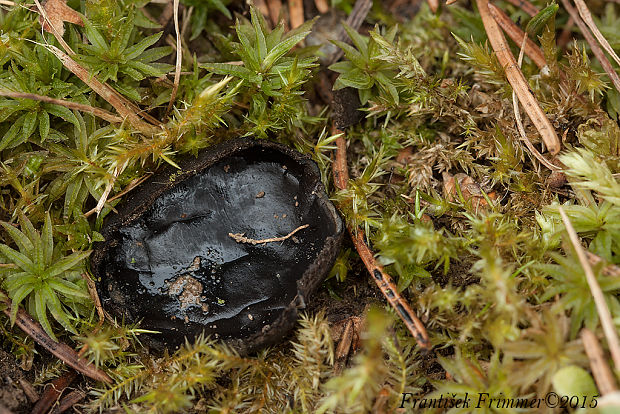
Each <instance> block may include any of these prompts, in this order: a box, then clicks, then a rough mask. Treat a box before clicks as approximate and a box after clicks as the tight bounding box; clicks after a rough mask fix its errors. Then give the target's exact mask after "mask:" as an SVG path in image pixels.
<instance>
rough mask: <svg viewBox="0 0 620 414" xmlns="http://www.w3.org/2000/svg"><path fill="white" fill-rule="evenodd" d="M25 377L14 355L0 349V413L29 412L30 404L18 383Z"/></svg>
mask: <svg viewBox="0 0 620 414" xmlns="http://www.w3.org/2000/svg"><path fill="white" fill-rule="evenodd" d="M25 377H26V373H25V372H24V371H23V370H22V369H21V368H20V367H19V365H18V363H17V360H16V359H15V357H14V356H13V355H12V354H10V353H8V352H6V351H4V350H2V349H0V414H5V413H14V414H19V413H27V412H30V408H31V406H32V404H31V403H30V401H28V397H26V393H25V392H24V390H23V389H22V387H21V386H20V385H19V380H20V379H25Z"/></svg>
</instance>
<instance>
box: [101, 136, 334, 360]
mask: <svg viewBox="0 0 620 414" xmlns="http://www.w3.org/2000/svg"><path fill="white" fill-rule="evenodd" d="M342 234H343V224H342V221H341V219H340V217H339V215H338V213H337V212H336V210H335V208H334V206H333V205H332V204H331V202H330V201H329V200H328V198H327V196H326V194H325V192H324V189H323V186H322V184H321V181H320V174H319V171H318V168H317V167H316V165H315V164H314V162H312V161H311V160H310V159H309V158H307V157H306V156H304V155H302V154H299V153H297V152H295V151H293V150H291V149H289V148H287V147H284V146H281V145H278V144H275V143H271V142H268V141H254V140H249V139H239V140H234V141H230V142H227V143H225V144H223V145H220V146H217V147H215V148H213V149H211V150H209V151H207V152H205V153H203V154H202V155H200V156H199V157H198V158H191V159H188V160H187V161H186V162H185V163H183V164H182V169H181V170H180V171H179V170H176V169H174V170H173V169H166V170H164V171H162V172H161V173H158V174H156V175H155V176H153V177H152V178H151V179H150V180H149V181H148V182H147V183H146V184H144V185H143V186H142V187H141V188H140V189H139V190H136V192H135V193H133V194H132V195H131V196H130V197H129V198H128V199H127V200H126V201H125V202H124V203H123V204H122V205H121V206H119V208H118V214H111V217H110V218H109V219H108V220H107V221H106V223H105V225H104V228H103V235H104V237H105V242H102V243H99V244H98V245H97V246H96V249H95V251H94V253H93V255H92V257H91V267H92V271H93V273H94V275H95V277H96V278H97V279H98V283H97V289H98V292H99V295H100V299H101V301H102V304H103V307H104V308H105V309H106V310H107V311H108V312H110V313H111V314H112V315H114V316H116V317H118V318H125V320H126V321H129V322H135V321H142V322H141V327H143V328H146V329H152V330H157V331H159V332H161V334H157V335H150V336H149V337H148V340H147V342H148V344H149V345H151V346H152V347H155V348H159V349H161V348H164V347H168V348H174V347H176V346H178V345H179V344H181V343H182V342H183V341H184V338H185V337H186V336H187V337H188V338H189V339H192V338H193V337H195V336H196V335H198V334H200V333H201V332H203V331H204V332H205V333H206V334H208V335H211V336H213V337H217V338H221V339H223V340H225V341H227V342H228V343H229V344H231V345H232V346H234V347H235V348H237V349H238V350H239V351H241V352H242V353H245V352H251V351H253V350H255V349H257V348H259V347H261V346H265V345H269V344H272V343H275V342H277V341H278V340H280V339H281V338H282V337H283V336H284V335H285V334H286V333H287V332H288V331H289V330H290V329H291V328H292V327H293V326H294V324H295V321H296V319H297V311H298V308H300V307H303V306H304V303H305V301H306V300H308V296H309V295H310V294H311V293H312V292H313V291H314V290H315V289H316V288H317V287H318V285H319V284H320V283H321V281H322V280H323V278H324V277H325V275H326V274H327V272H329V270H330V268H331V266H332V265H333V262H334V260H335V258H336V255H337V253H338V249H339V245H340V242H341V239H342Z"/></svg>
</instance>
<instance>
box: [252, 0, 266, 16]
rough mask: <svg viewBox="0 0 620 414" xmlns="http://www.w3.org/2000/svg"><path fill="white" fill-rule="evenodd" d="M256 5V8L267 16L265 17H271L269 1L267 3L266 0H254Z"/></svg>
mask: <svg viewBox="0 0 620 414" xmlns="http://www.w3.org/2000/svg"><path fill="white" fill-rule="evenodd" d="M254 6H256V8H257V9H258V10H259V11H260V13H261V14H262V15H263V16H265V18H267V17H269V7H267V3H265V0H254Z"/></svg>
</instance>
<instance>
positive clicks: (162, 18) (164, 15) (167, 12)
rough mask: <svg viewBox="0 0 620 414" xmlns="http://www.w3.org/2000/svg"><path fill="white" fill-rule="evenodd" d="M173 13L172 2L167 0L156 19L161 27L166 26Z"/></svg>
mask: <svg viewBox="0 0 620 414" xmlns="http://www.w3.org/2000/svg"><path fill="white" fill-rule="evenodd" d="M173 14H174V4H173V2H172V1H171V0H167V2H166V6H165V7H164V10H163V11H162V12H161V14H160V15H159V19H158V21H159V24H161V25H162V26H163V27H166V26H168V22H169V21H170V19H172V15H173Z"/></svg>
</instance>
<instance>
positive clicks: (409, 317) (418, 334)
mask: <svg viewBox="0 0 620 414" xmlns="http://www.w3.org/2000/svg"><path fill="white" fill-rule="evenodd" d="M334 132H335V133H341V134H342V135H340V136H339V137H338V138H336V161H335V162H334V163H333V164H332V168H333V172H334V185H335V186H336V187H337V188H338V189H340V190H345V189H346V188H347V185H348V177H349V172H348V168H347V154H346V142H345V140H344V132H342V131H340V130H338V129H336V128H334ZM348 229H349V234H350V235H351V239H352V240H353V244H354V245H355V249H356V250H357V253H358V254H359V255H360V257H361V258H362V261H363V262H364V265H365V266H366V269H367V270H368V272H369V273H370V275H371V276H372V277H373V279H374V281H375V283H376V284H377V286H378V287H379V289H380V290H381V293H383V295H384V296H385V297H386V299H387V300H388V302H389V303H390V305H391V306H392V307H393V308H394V310H395V311H396V313H397V314H398V316H399V317H400V319H401V320H402V321H403V323H404V324H405V326H406V327H407V329H408V330H409V332H411V334H412V335H413V337H414V338H415V340H416V342H417V343H418V346H419V347H420V348H422V349H423V350H425V351H428V350H430V349H431V343H430V340H429V339H428V334H427V333H426V329H425V328H424V325H423V324H422V322H421V321H420V319H418V317H417V316H416V314H415V313H414V312H413V310H411V307H409V305H408V304H407V302H406V301H405V299H403V297H402V296H401V295H400V293H399V292H398V289H397V288H396V285H395V284H394V282H393V281H392V278H391V277H390V275H388V274H387V273H385V271H384V270H383V267H382V266H381V265H380V264H379V263H377V261H376V260H375V255H374V253H373V252H372V251H371V250H370V248H369V247H368V245H367V244H366V242H365V241H364V231H363V230H362V229H360V228H352V227H351V226H350V225H349V226H348Z"/></svg>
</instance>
